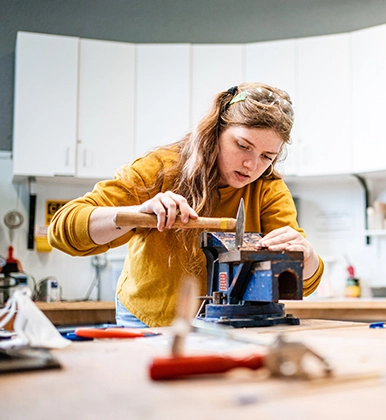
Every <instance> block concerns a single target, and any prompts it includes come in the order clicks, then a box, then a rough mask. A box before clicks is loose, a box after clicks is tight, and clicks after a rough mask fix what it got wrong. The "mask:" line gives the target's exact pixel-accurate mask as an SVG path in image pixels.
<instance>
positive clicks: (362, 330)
mask: <svg viewBox="0 0 386 420" xmlns="http://www.w3.org/2000/svg"><path fill="white" fill-rule="evenodd" d="M158 331H159V332H161V333H162V334H161V335H159V336H157V337H153V338H139V339H108V340H94V341H87V342H86V341H85V342H73V343H72V344H71V345H70V346H69V347H66V348H65V349H61V350H53V351H52V352H53V354H54V355H55V356H56V357H57V359H58V360H59V361H60V363H61V364H62V369H60V370H46V371H35V372H29V373H15V374H3V375H1V376H0V395H1V401H2V403H1V411H0V418H1V419H12V420H19V419H20V420H21V419H23V420H25V419H26V418H28V419H29V420H46V419H47V420H48V419H50V420H51V419H55V420H62V419H63V420H64V419H66V420H67V419H72V420H77V419H82V420H84V419H92V420H99V419H118V420H120V419H125V420H126V419H130V420H137V419H138V420H146V419H151V420H153V419H154V420H162V419H167V420H174V419H183V420H189V419H195V420H197V419H200V420H202V419H208V420H209V419H210V420H215V419H221V420H228V419H229V420H235V419H264V420H279V419H284V420H287V419H296V420H303V419H304V420H310V419H312V420H318V419H350V420H356V419H358V420H359V419H361V420H363V419H364V418H371V419H372V420H378V419H384V418H385V417H386V408H385V397H386V381H385V375H386V328H380V329H373V328H369V325H368V324H364V323H349V322H335V321H321V320H302V321H301V324H300V325H299V326H277V327H265V328H248V329H240V330H235V331H236V334H238V335H240V336H243V337H244V336H248V337H250V338H253V339H259V340H262V341H269V340H271V339H273V338H274V337H275V336H276V334H277V332H283V333H284V336H285V337H286V338H287V339H288V340H291V341H292V340H295V341H301V342H303V343H304V344H306V345H308V346H310V347H311V348H312V349H313V350H315V351H316V352H318V353H319V354H320V355H322V356H323V357H325V358H327V360H328V361H329V362H330V363H331V365H332V367H333V369H334V375H333V377H332V378H330V379H322V380H318V381H305V380H288V379H287V380H285V379H279V378H271V377H269V376H268V374H267V372H266V371H265V370H264V369H262V370H259V371H252V370H247V369H236V370H233V371H231V372H228V373H226V374H221V375H210V376H205V377H196V378H190V379H183V380H173V381H168V382H154V381H151V380H150V379H149V377H148V366H149V363H150V360H151V359H152V357H156V356H165V355H168V354H169V344H170V340H171V337H172V336H171V332H172V329H171V328H165V329H160V330H158ZM185 348H186V353H187V354H202V353H205V352H206V353H208V352H209V353H214V352H215V353H224V352H226V353H227V354H230V355H232V356H238V355H245V354H251V353H256V352H261V349H262V347H261V346H258V347H257V346H255V345H251V344H249V345H246V344H243V343H239V342H236V341H233V342H230V341H229V340H225V339H219V338H216V339H214V338H211V337H207V336H201V338H200V335H197V334H190V335H189V337H188V339H187V342H186V347H185Z"/></svg>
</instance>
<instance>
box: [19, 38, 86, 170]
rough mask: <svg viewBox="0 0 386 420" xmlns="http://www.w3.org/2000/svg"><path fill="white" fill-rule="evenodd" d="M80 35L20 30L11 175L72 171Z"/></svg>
mask: <svg viewBox="0 0 386 420" xmlns="http://www.w3.org/2000/svg"><path fill="white" fill-rule="evenodd" d="M78 44H79V41H78V38H73V37H67V36H66V37H64V36H56V35H42V34H32V33H25V32H19V33H18V35H17V46H16V65H15V102H14V128H13V165H14V167H13V171H14V175H24V176H29V175H34V176H53V175H74V172H75V147H76V129H77V115H76V114H77V97H78V95H77V85H78V83H77V82H78Z"/></svg>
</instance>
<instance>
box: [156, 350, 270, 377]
mask: <svg viewBox="0 0 386 420" xmlns="http://www.w3.org/2000/svg"><path fill="white" fill-rule="evenodd" d="M263 365H264V356H262V355H252V356H249V357H245V358H242V359H236V358H233V357H229V356H221V355H220V356H218V355H213V356H181V357H169V358H167V357H158V358H155V359H153V361H152V363H151V365H150V370H149V373H150V378H151V379H153V380H154V381H159V380H165V379H177V378H180V377H184V376H191V375H207V374H210V373H224V372H227V371H229V370H231V369H234V368H238V367H246V368H249V369H253V370H256V369H259V368H261V367H263Z"/></svg>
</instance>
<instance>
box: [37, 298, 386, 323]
mask: <svg viewBox="0 0 386 420" xmlns="http://www.w3.org/2000/svg"><path fill="white" fill-rule="evenodd" d="M282 303H284V305H285V310H286V313H289V314H293V315H294V316H296V317H298V318H301V319H330V320H331V319H332V320H342V321H369V322H371V321H382V320H383V319H384V318H385V316H386V299H384V298H383V299H380V298H379V299H331V300H330V299H329V300H318V301H314V300H307V299H306V300H300V301H283V302H282ZM36 304H37V306H38V307H39V308H40V309H41V310H42V311H43V312H44V313H45V315H46V316H47V317H48V318H49V319H50V320H51V322H52V323H53V324H54V325H58V326H59V325H91V324H98V323H102V324H103V323H114V322H115V304H114V302H92V301H89V302H53V303H45V302H36Z"/></svg>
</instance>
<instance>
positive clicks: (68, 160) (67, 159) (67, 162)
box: [65, 147, 70, 166]
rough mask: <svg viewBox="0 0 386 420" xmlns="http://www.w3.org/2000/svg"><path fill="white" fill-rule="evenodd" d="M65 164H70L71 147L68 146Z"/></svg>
mask: <svg viewBox="0 0 386 420" xmlns="http://www.w3.org/2000/svg"><path fill="white" fill-rule="evenodd" d="M65 166H70V148H69V147H66V161H65Z"/></svg>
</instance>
